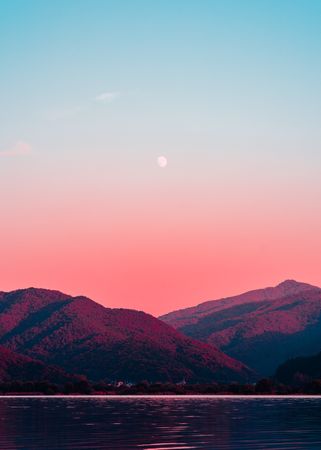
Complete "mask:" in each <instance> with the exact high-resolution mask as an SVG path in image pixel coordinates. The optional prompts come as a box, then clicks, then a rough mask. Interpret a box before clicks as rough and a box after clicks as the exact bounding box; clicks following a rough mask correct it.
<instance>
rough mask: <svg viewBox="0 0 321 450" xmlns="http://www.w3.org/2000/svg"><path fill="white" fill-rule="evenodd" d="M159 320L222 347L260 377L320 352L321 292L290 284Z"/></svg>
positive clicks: (292, 282) (206, 304)
mask: <svg viewBox="0 0 321 450" xmlns="http://www.w3.org/2000/svg"><path fill="white" fill-rule="evenodd" d="M161 319H162V320H163V321H165V322H166V323H168V324H171V325H173V326H175V327H176V328H177V329H179V330H180V331H182V332H183V333H184V334H186V335H188V336H191V337H193V338H195V339H200V340H202V341H203V342H207V343H210V344H213V345H216V346H218V347H219V348H220V349H221V350H222V351H224V352H226V353H227V354H228V355H230V356H232V357H237V358H238V359H239V360H241V361H243V362H244V363H245V364H246V365H248V366H249V367H251V368H253V369H254V370H256V371H257V373H259V374H260V375H272V374H274V372H275V370H276V369H277V367H278V366H279V365H280V364H281V363H283V362H284V361H285V360H287V359H289V358H293V357H295V356H304V355H310V354H311V353H316V352H318V351H320V350H321V289H320V288H318V287H315V286H311V285H308V284H305V283H299V282H296V281H293V280H287V281H285V282H283V283H281V284H279V285H278V286H276V287H270V288H266V289H260V290H255V291H250V292H247V293H245V294H241V295H238V296H235V297H230V298H225V299H221V300H214V301H210V302H205V303H202V304H200V305H198V306H196V307H194V308H187V309H185V310H181V311H175V312H173V313H169V314H167V315H165V316H162V317H161Z"/></svg>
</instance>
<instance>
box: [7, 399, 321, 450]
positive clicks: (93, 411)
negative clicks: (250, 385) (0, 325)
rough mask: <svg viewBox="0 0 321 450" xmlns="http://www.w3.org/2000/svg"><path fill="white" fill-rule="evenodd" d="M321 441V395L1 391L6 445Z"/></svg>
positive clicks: (271, 445)
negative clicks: (39, 394) (102, 394)
mask: <svg viewBox="0 0 321 450" xmlns="http://www.w3.org/2000/svg"><path fill="white" fill-rule="evenodd" d="M320 448H321V398H311V397H310V398H309V397H305V398H302V397H301V398H288V397H287V398H280V397H279V398H275V397H268V398H266V397H265V398H249V397H233V398H231V397H197V398H196V397H148V398H146V397H117V398H116V397H107V398H106V397H99V398H97V397H95V398H94V397H82V398H79V397H78V398H74V397H68V398H66V397H65V398H61V397H60V398H57V397H50V398H48V397H34V398H25V397H15V398H12V397H2V398H0V449H8V450H9V449H10V450H14V449H24V450H40V449H41V450H44V449H50V450H56V449H63V450H69V449H76V450H81V449H87V450H88V449H108V450H109V449H110V450H129V449H139V450H179V449H182V450H183V449H206V450H214V449H219V450H224V449H235V450H241V449H246V450H249V449H264V450H268V449H273V450H281V449H296V450H297V449H320Z"/></svg>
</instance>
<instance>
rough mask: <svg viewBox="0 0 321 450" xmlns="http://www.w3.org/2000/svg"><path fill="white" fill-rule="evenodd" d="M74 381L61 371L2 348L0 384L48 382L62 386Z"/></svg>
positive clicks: (0, 350)
mask: <svg viewBox="0 0 321 450" xmlns="http://www.w3.org/2000/svg"><path fill="white" fill-rule="evenodd" d="M73 379H75V377H72V376H70V375H67V374H66V373H64V372H63V371H62V370H61V369H58V368H55V367H51V366H47V365H46V364H44V363H43V362H40V361H36V360H34V359H32V358H29V357H28V356H23V355H20V354H18V353H15V352H13V351H12V350H9V349H7V348H5V347H3V346H0V382H4V381H42V380H46V381H51V382H54V383H58V384H60V383H65V382H67V381H71V380H73Z"/></svg>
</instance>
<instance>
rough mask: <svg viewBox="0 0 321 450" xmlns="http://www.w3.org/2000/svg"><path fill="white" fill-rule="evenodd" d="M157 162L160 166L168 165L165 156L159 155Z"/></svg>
mask: <svg viewBox="0 0 321 450" xmlns="http://www.w3.org/2000/svg"><path fill="white" fill-rule="evenodd" d="M157 164H158V165H159V167H161V168H162V169H164V167H166V166H167V158H165V156H159V157H158V158H157Z"/></svg>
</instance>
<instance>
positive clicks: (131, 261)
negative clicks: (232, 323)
mask: <svg viewBox="0 0 321 450" xmlns="http://www.w3.org/2000/svg"><path fill="white" fill-rule="evenodd" d="M0 57H1V71H0V81H1V82H0V98H1V104H0V124H1V127H0V130H1V131H0V187H1V189H0V208H1V209H0V211H1V225H0V231H1V233H0V250H1V259H0V289H1V290H12V289H17V288H22V287H29V286H36V287H47V288H52V289H58V290H61V291H64V292H66V293H70V294H74V295H78V294H84V295H87V296H89V297H91V298H93V299H95V300H96V301H99V302H101V303H103V304H104V305H106V306H111V307H129V308H135V309H143V310H145V311H147V312H151V313H153V314H160V313H164V312H167V311H170V310H173V309H177V308H181V307H185V306H191V305H193V304H196V303H200V302H201V301H205V300H208V299H212V298H217V297H220V296H227V295H231V294H236V293H239V292H242V291H244V290H249V289H252V288H257V287H264V286H268V285H274V284H277V283H278V282H280V281H282V280H284V279H286V278H295V279H298V280H300V281H306V282H311V283H314V284H318V285H321V270H320V268H321V232H320V231H321V202H320V199H321V176H320V173H321V145H320V144H321V124H320V122H321V82H320V80H321V2H320V1H319V0H318V1H313V0H309V1H304V0H300V1H296V0H291V1H287V0H281V1H280V0H277V1H273V0H269V1H264V0H260V1H257V0H252V1H247V0H242V1H238V0H235V1H228V0H224V1H223V0H222V1H215V0H211V1H207V0H202V1H199V0H193V1H192V0H184V1H183V0H180V1H178V0H176V1H175V0H160V1H147V0H146V1H140V0H130V1H129V0H128V1H126V0H117V1H116V0H115V1H109V0H105V1H99V0H68V1H65V0H63V1H62V0H55V1H49V0H47V1H44V0H37V1H34V0H28V1H25V0H20V1H19V0H2V1H1V2H0ZM159 155H165V156H166V157H167V159H168V165H167V167H166V168H160V167H159V166H158V165H157V157H158V156H159Z"/></svg>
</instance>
